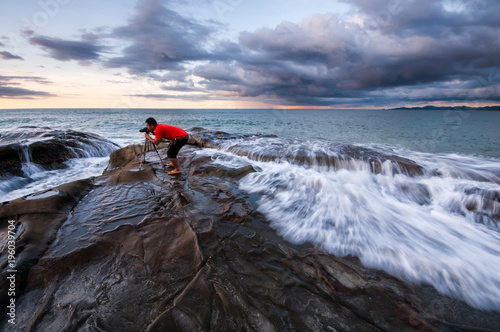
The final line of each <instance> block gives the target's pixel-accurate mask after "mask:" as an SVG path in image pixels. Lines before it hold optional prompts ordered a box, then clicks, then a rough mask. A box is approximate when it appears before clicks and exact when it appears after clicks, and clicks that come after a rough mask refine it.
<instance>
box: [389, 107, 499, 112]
mask: <svg viewBox="0 0 500 332" xmlns="http://www.w3.org/2000/svg"><path fill="white" fill-rule="evenodd" d="M384 110H388V111H392V110H410V111H418V110H451V111H500V106H483V107H469V106H442V107H441V106H440V107H438V106H423V107H397V108H384Z"/></svg>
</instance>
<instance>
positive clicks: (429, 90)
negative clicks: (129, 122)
mask: <svg viewBox="0 0 500 332" xmlns="http://www.w3.org/2000/svg"><path fill="white" fill-rule="evenodd" d="M1 8H2V10H1V11H0V19H1V22H2V25H1V27H0V103H1V104H0V108H75V107H78V108H82V107H84V108H85V107H88V108H142V107H145V108H146V107H151V108H287V107H290V108H292V107H302V108H311V107H327V108H329V107H332V108H382V107H398V106H415V105H427V104H431V105H439V106H444V105H472V106H476V105H479V106H483V105H495V104H498V101H499V100H500V88H499V84H500V57H499V56H498V54H500V23H499V21H498V17H499V15H500V3H499V2H498V1H496V0H484V1H459V0H456V1H431V0H425V1H413V0H408V1H404V0H395V1H366V0H355V1H342V0H337V1H328V2H325V1H317V0H310V1H306V0H297V1H286V2H285V1H273V2H264V1H251V2H250V1H245V0H205V1H198V2H194V1H173V0H170V1H166V0H164V1H162V0H137V1H132V0H127V1H106V2H102V1H100V2H97V1H94V0H92V1H81V0H40V1H31V2H29V3H25V2H14V1H4V2H3V3H2V4H1Z"/></svg>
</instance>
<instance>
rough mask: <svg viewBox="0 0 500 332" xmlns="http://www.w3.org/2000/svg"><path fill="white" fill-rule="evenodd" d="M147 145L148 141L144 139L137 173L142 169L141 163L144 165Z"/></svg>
mask: <svg viewBox="0 0 500 332" xmlns="http://www.w3.org/2000/svg"><path fill="white" fill-rule="evenodd" d="M147 144H148V139H147V138H146V140H145V141H144V146H143V148H142V160H141V163H140V165H139V171H140V170H141V169H142V163H145V162H146V146H147Z"/></svg>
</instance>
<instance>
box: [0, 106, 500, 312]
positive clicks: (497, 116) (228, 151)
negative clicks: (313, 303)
mask: <svg viewBox="0 0 500 332" xmlns="http://www.w3.org/2000/svg"><path fill="white" fill-rule="evenodd" d="M149 116H153V117H155V118H156V119H157V120H158V121H159V122H162V123H169V124H173V125H177V126H180V127H182V128H185V129H189V128H191V127H204V128H207V129H213V130H220V131H226V132H231V133H235V132H238V133H262V134H274V135H276V136H277V137H276V138H262V137H256V138H254V139H235V140H232V141H227V142H224V143H221V144H220V145H219V148H217V149H203V150H201V151H200V152H198V153H200V154H206V155H209V156H211V157H212V160H214V162H216V163H221V164H224V165H225V166H227V167H239V166H241V165H242V164H251V165H253V166H254V168H255V169H256V170H257V172H255V173H252V174H249V175H248V176H246V177H244V178H243V179H241V180H240V188H241V189H242V190H244V191H246V192H249V193H254V194H257V195H259V197H260V200H259V201H258V207H257V210H258V211H259V212H261V213H262V214H264V215H265V216H266V218H267V219H268V220H269V222H270V225H271V227H273V228H274V229H276V230H277V232H278V233H279V234H280V235H281V236H283V237H284V238H285V239H287V240H288V241H290V242H293V243H306V242H310V243H313V244H315V245H316V246H317V247H318V248H320V249H321V250H324V251H325V252H328V253H332V254H335V255H337V256H345V255H353V256H356V257H359V258H360V260H361V262H362V263H363V264H364V265H365V266H369V267H373V268H378V269H382V270H385V271H387V272H388V273H390V274H392V275H394V276H397V277H398V278H401V279H404V280H407V281H409V282H412V283H416V284H419V283H425V284H430V285H432V286H434V287H435V288H436V289H437V290H439V291H440V292H442V293H444V294H447V295H449V296H452V297H455V298H458V299H460V300H463V301H466V302H467V303H469V304H470V305H472V306H474V307H478V308H481V309H485V310H500V203H499V201H500V148H499V143H500V131H499V130H498V128H500V112H487V111H445V110H443V111H438V110H434V111H380V110H345V111H341V110H336V111H328V110H145V109H137V110H92V109H90V110H85V109H82V110H0V133H2V134H3V136H0V144H5V143H2V137H5V135H6V134H9V133H13V132H18V131H19V130H23V129H22V128H21V127H23V126H37V127H50V128H52V129H57V130H62V131H65V130H76V131H83V132H88V133H94V134H98V135H101V136H103V137H105V138H107V139H109V140H111V141H112V142H115V143H116V144H118V145H119V146H126V145H128V144H137V143H138V144H142V142H143V140H144V137H143V134H141V133H139V132H138V131H139V129H141V128H143V127H144V120H145V119H146V118H147V117H149ZM19 128H21V129H19ZM7 136H8V135H7ZM27 149H28V150H29V147H27ZM352 151H355V152H356V153H355V156H354V155H353V154H352ZM380 156H392V157H390V158H388V159H385V160H381V159H380ZM377 158H379V159H377ZM332 160H335V162H331V161H332ZM373 160H380V167H378V168H376V167H375V168H374V165H373ZM400 160H409V161H412V162H414V163H415V164H416V165H418V166H419V168H420V170H421V172H420V173H417V174H415V173H411V172H408V171H405V169H404V167H403V168H401V167H399V166H398V161H400ZM67 163H68V166H69V167H68V168H67V169H64V170H57V171H45V170H44V169H43V168H40V167H38V166H37V165H33V164H32V163H31V164H29V163H26V165H25V166H26V173H25V175H26V176H25V177H19V178H3V179H2V182H1V183H0V201H5V200H10V199H13V198H16V197H21V196H25V195H29V194H31V193H33V192H36V191H39V190H43V189H48V188H50V187H53V186H55V185H59V184H62V183H65V182H68V181H73V180H76V179H78V178H85V177H89V176H95V175H99V174H101V173H102V171H103V170H104V168H105V167H106V165H107V157H106V156H104V155H103V156H97V157H96V156H92V157H88V158H75V159H71V160H69V161H68V162H67ZM375 169H376V170H375ZM23 170H24V168H23Z"/></svg>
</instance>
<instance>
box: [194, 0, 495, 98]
mask: <svg viewBox="0 0 500 332" xmlns="http://www.w3.org/2000/svg"><path fill="white" fill-rule="evenodd" d="M352 3H355V4H356V5H358V6H359V11H358V13H357V15H358V21H356V20H353V21H352V22H345V21H342V20H340V19H339V17H337V16H335V15H333V14H327V15H315V16H313V17H310V18H306V19H304V20H303V21H301V22H299V23H289V22H284V23H282V24H280V25H278V26H277V27H275V28H272V29H271V28H262V29H258V30H256V31H254V32H242V33H241V34H240V39H239V46H240V47H241V52H240V53H239V54H240V55H239V56H237V57H235V58H234V59H233V61H232V62H231V63H228V62H227V61H219V62H212V63H211V64H209V65H204V66H200V67H198V68H196V70H195V71H194V73H195V74H196V75H198V76H200V77H202V78H203V79H204V83H205V84H206V86H207V87H208V88H209V89H218V90H228V91H235V92H237V93H239V94H240V95H241V96H242V97H244V96H254V97H257V98H262V97H266V98H274V99H275V100H276V103H280V102H281V103H284V104H292V105H294V104H299V105H305V106H306V105H325V104H327V105H328V104H331V105H335V104H337V103H339V102H340V103H344V102H345V101H350V102H354V103H360V104H361V103H363V104H366V103H372V104H373V103H377V101H380V102H381V103H387V102H389V103H404V102H407V101H415V100H420V101H425V100H426V98H427V96H426V93H425V91H428V90H429V88H428V86H429V85H433V88H432V96H429V97H430V98H429V100H430V101H434V100H443V101H460V100H462V101H470V100H471V96H473V97H472V98H475V99H476V100H479V99H480V98H482V100H490V101H493V100H495V101H496V100H498V99H499V96H500V92H499V91H498V86H499V84H500V80H499V77H498V75H497V74H496V73H499V72H500V57H498V54H500V37H499V36H500V33H499V32H500V31H499V30H500V29H499V23H498V22H497V21H496V20H494V19H492V17H499V16H500V6H499V4H498V2H497V1H478V2H474V3H470V2H465V1H464V2H462V1H456V2H452V3H453V4H454V6H453V7H447V6H444V5H443V4H442V2H439V1H404V2H403V1H394V2H392V3H391V2H386V1H354V2H352ZM244 54H245V55H244ZM485 77H490V79H489V80H485V79H482V83H481V84H482V87H481V89H483V90H487V91H488V92H487V93H483V94H478V93H476V92H474V93H472V92H471V91H467V90H463V89H450V88H449V87H448V86H446V85H442V84H445V83H450V82H457V81H458V82H465V83H467V82H469V83H470V82H472V81H477V80H478V78H485ZM479 80H480V81H481V79H479ZM441 85H442V87H441V88H439V87H440V86H441ZM420 89H421V90H422V91H419V90H420ZM380 102H379V103H380ZM366 105H370V104H366Z"/></svg>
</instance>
